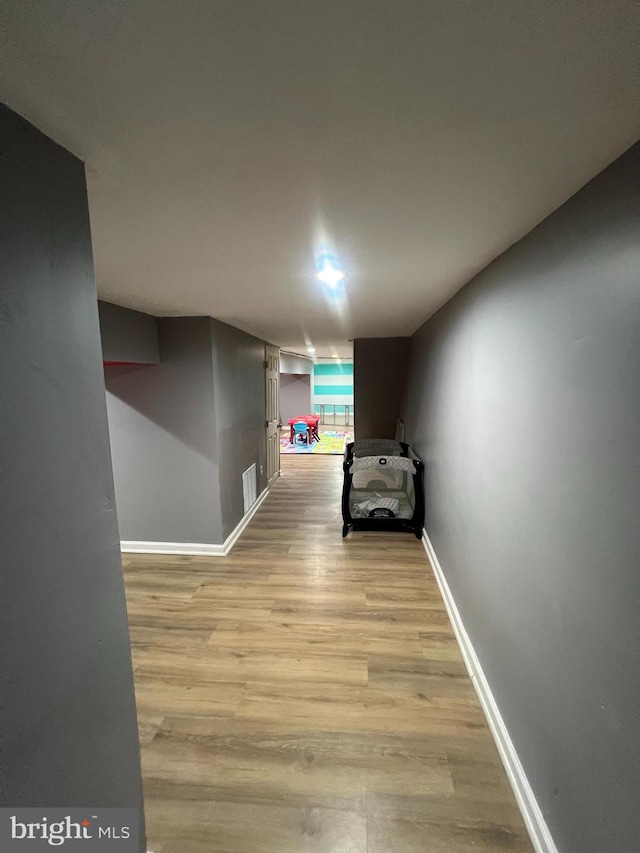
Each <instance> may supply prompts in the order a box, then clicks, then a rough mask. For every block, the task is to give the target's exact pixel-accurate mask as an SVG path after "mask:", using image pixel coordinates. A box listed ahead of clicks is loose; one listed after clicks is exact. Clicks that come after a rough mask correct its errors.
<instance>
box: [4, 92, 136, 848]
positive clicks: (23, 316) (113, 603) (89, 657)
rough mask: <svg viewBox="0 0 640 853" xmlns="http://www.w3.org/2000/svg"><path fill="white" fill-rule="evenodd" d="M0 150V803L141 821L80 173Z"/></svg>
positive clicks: (65, 164)
mask: <svg viewBox="0 0 640 853" xmlns="http://www.w3.org/2000/svg"><path fill="white" fill-rule="evenodd" d="M0 152H1V153H0V196H1V198H2V204H0V241H1V243H0V250H1V251H0V257H1V258H2V267H1V268H0V276H1V279H0V280H1V282H2V289H1V301H0V389H1V401H0V402H1V406H0V408H1V411H2V417H1V418H0V445H1V446H2V448H3V462H2V468H1V472H0V473H1V476H0V485H1V491H0V552H1V554H2V569H1V570H0V626H1V637H0V684H1V685H2V701H1V702H0V752H1V754H2V759H1V760H0V805H1V806H34V807H35V806H73V805H76V806H77V805H87V806H90V805H95V806H127V807H138V808H141V807H142V795H141V783H140V766H139V751H138V736H137V727H136V710H135V704H134V695H133V682H132V675H131V660H130V652H129V636H128V628H127V614H126V609H125V601H124V592H123V583H122V571H121V567H120V553H119V549H118V525H117V521H116V513H115V507H114V494H113V481H112V474H111V461H110V456H109V440H108V435H107V418H106V411H105V401H104V387H103V381H102V364H101V353H100V336H99V331H98V311H97V304H96V294H95V288H94V278H93V262H92V256H91V237H90V233H89V214H88V208H87V196H86V189H85V179H84V169H83V165H82V163H81V162H80V161H79V160H77V159H76V158H75V157H73V156H72V155H70V154H69V153H68V152H66V151H64V150H63V149H62V148H60V147H58V146H57V145H55V144H54V143H53V142H51V141H50V140H49V139H47V138H46V137H45V136H43V135H42V134H40V133H39V132H38V131H36V130H35V129H34V128H32V127H31V126H30V125H28V124H26V122H24V121H22V120H21V119H20V118H18V117H17V116H16V115H15V114H13V113H11V112H9V111H8V110H7V109H6V108H5V107H2V106H0ZM143 842H144V839H143V841H142V843H141V849H142V850H144V843H143Z"/></svg>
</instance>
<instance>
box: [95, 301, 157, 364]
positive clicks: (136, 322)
mask: <svg viewBox="0 0 640 853" xmlns="http://www.w3.org/2000/svg"><path fill="white" fill-rule="evenodd" d="M98 312H99V314H100V337H101V339H102V357H103V359H104V361H124V362H133V363H136V364H157V363H158V362H159V361H160V348H159V344H158V321H157V319H156V318H155V317H151V316H150V315H149V314H142V313H141V312H140V311H131V309H129V308H121V307H120V306H119V305H111V303H109V302H102V301H100V302H98Z"/></svg>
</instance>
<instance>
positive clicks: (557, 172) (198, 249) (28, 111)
mask: <svg viewBox="0 0 640 853" xmlns="http://www.w3.org/2000/svg"><path fill="white" fill-rule="evenodd" d="M639 24H640V5H639V4H638V3H637V2H636V0H607V2H602V0H573V2H572V0H564V2H560V0H433V2H429V0H225V2H219V0H128V2H124V0H119V2H116V0H3V2H2V10H1V12H0V81H1V82H0V98H1V99H2V100H4V101H5V102H6V103H7V104H8V105H9V106H11V107H12V108H14V109H15V110H17V111H18V112H20V113H22V114H23V115H24V116H26V117H27V118H28V119H29V120H30V121H32V122H33V123H34V124H36V125H37V126H38V127H40V128H41V129H42V130H44V131H45V132H47V133H48V134H49V135H50V136H52V137H53V138H54V139H56V140H57V141H59V142H61V143H62V144H63V145H65V146H66V147H67V148H69V149H70V150H71V151H73V152H74V153H76V154H77V155H78V156H80V157H82V158H83V159H84V160H86V162H87V167H88V168H87V171H88V181H89V195H90V209H91V219H92V226H93V240H94V251H95V263H96V276H97V281H98V290H99V294H100V296H101V297H102V298H104V299H107V300H109V301H111V302H115V303H118V304H120V305H127V306H130V307H133V308H137V309H139V310H142V311H148V312H150V313H152V314H158V315H163V314H164V315H168V314H186V315H188V314H211V315H212V316H215V317H219V318H220V319H222V320H225V321H227V322H229V323H232V324H234V325H236V326H239V327H240V328H243V329H246V330H247V331H250V332H252V333H254V334H256V335H258V336H260V337H262V338H265V339H267V340H269V341H271V342H273V343H276V344H280V345H282V346H284V347H286V348H287V349H290V350H297V351H304V349H305V345H306V343H308V342H309V341H310V342H311V343H312V344H313V345H314V346H315V347H316V349H317V353H318V355H330V354H332V353H333V352H337V353H339V354H346V353H347V352H348V349H349V347H348V344H347V343H346V342H347V340H348V339H349V338H354V337H361V336H389V335H406V334H410V333H412V332H413V331H414V330H415V329H416V328H417V327H418V326H419V325H420V324H421V323H422V322H424V320H425V319H426V318H427V317H428V316H429V315H430V314H432V313H433V312H434V311H435V310H436V309H437V308H438V307H439V306H440V305H442V304H443V303H444V302H445V301H446V300H447V299H448V298H450V297H451V296H452V295H453V294H454V293H455V292H456V291H457V290H458V289H459V288H460V287H461V286H462V285H464V284H465V283H466V282H467V281H468V280H469V278H470V277H471V276H472V275H473V274H474V273H476V272H477V271H479V270H480V269H481V268H482V267H484V266H485V265H486V264H487V263H488V262H489V261H490V260H492V259H493V258H494V257H495V256H496V255H498V254H499V253H500V252H502V251H503V250H504V249H506V248H507V247H508V246H509V245H511V244H512V243H513V242H515V241H516V240H518V239H519V238H520V237H521V236H523V235H524V234H525V233H527V232H528V231H529V230H530V229H531V228H532V227H533V226H534V225H535V224H537V223H538V222H539V221H540V220H541V219H543V218H544V217H545V216H546V215H547V214H549V213H550V212H551V211H552V210H554V209H555V208H556V207H557V206H558V205H559V204H561V203H562V202H563V201H564V200H565V199H567V198H568V197H569V196H570V195H572V194H573V193H574V192H575V191H576V190H577V189H579V188H580V187H581V186H582V185H583V184H584V183H586V181H587V180H589V179H590V178H591V177H593V176H594V175H595V174H597V173H598V172H599V171H600V170H601V169H602V168H604V167H605V166H606V165H607V164H608V163H609V162H611V161H612V160H613V159H615V157H616V156H618V155H619V154H620V153H622V151H624V150H625V149H626V148H627V147H629V145H631V144H632V143H633V142H634V141H635V140H636V138H637V136H638V131H639V128H640V85H639V82H640V81H639V79H638V59H639V50H638V46H639V44H640V26H639ZM322 230H324V232H325V234H326V235H327V236H328V238H329V239H330V240H331V241H332V243H333V246H334V248H335V250H336V251H337V253H338V256H339V258H340V260H341V263H342V265H343V267H344V268H345V269H346V270H347V271H348V273H349V278H348V282H347V288H346V299H345V300H344V302H343V303H342V304H340V305H339V306H336V305H335V304H333V306H332V305H331V304H330V303H329V302H328V301H327V300H326V299H325V297H324V296H323V294H322V292H321V290H320V288H319V285H318V283H317V282H316V281H315V279H314V278H313V272H314V244H315V241H317V239H318V235H319V234H320V233H321V232H322Z"/></svg>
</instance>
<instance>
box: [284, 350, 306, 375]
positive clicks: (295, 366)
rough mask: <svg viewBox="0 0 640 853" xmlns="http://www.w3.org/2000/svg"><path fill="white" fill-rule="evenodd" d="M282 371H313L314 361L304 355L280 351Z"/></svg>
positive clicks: (300, 372)
mask: <svg viewBox="0 0 640 853" xmlns="http://www.w3.org/2000/svg"><path fill="white" fill-rule="evenodd" d="M280 373H299V374H303V373H308V374H309V375H311V374H312V373H313V361H312V360H311V359H310V358H305V357H304V356H303V355H294V354H293V353H290V352H282V351H281V352H280Z"/></svg>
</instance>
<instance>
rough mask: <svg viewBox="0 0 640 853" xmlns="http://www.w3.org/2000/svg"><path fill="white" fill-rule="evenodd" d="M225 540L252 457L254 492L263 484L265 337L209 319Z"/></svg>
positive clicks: (238, 513) (238, 512) (239, 512)
mask: <svg viewBox="0 0 640 853" xmlns="http://www.w3.org/2000/svg"><path fill="white" fill-rule="evenodd" d="M210 323H211V341H212V355H213V392H214V399H215V425H216V435H217V443H218V465H219V473H220V494H221V496H222V533H223V539H226V538H227V536H229V534H230V533H231V532H232V531H233V529H234V528H235V527H236V525H237V524H238V522H239V521H241V519H242V517H243V515H244V505H243V500H242V472H243V471H246V469H247V468H248V467H249V466H250V465H252V464H253V463H254V462H255V464H256V469H257V494H260V492H262V491H263V490H264V489H265V488H266V486H267V478H266V473H265V471H266V469H265V466H266V431H265V369H264V358H265V354H264V342H263V341H260V340H258V339H257V338H254V337H252V336H251V335H248V334H247V333H246V332H241V331H240V329H236V328H235V327H234V326H229V325H227V324H226V323H221V322H220V321H219V320H210Z"/></svg>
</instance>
